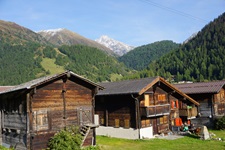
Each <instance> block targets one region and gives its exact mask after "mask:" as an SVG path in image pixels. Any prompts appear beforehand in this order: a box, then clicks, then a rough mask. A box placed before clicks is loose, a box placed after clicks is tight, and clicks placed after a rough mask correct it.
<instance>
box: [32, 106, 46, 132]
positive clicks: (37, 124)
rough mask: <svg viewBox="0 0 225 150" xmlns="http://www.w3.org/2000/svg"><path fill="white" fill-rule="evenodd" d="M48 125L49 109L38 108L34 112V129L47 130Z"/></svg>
mask: <svg viewBox="0 0 225 150" xmlns="http://www.w3.org/2000/svg"><path fill="white" fill-rule="evenodd" d="M48 128H49V127H48V111H47V110H38V111H34V112H33V130H37V131H40V130H47V129H48Z"/></svg>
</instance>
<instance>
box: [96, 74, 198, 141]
mask: <svg viewBox="0 0 225 150" xmlns="http://www.w3.org/2000/svg"><path fill="white" fill-rule="evenodd" d="M101 85H102V86H103V87H105V89H104V90H102V91H100V92H99V93H98V94H97V96H96V102H95V114H97V115H98V116H99V124H100V127H99V128H98V129H97V134H99V135H109V136H114V137H122V138H132V139H139V138H140V139H141V138H151V137H153V135H155V134H160V133H167V132H168V131H169V130H170V129H171V127H172V125H173V122H174V119H176V118H179V117H180V115H179V107H176V108H175V107H173V106H171V104H173V103H172V102H175V101H177V102H179V103H180V104H183V105H186V106H189V105H190V106H194V107H196V106H198V105H199V104H198V103H197V102H196V101H194V100H193V99H192V98H190V97H188V96H187V95H185V94H184V93H182V92H181V91H179V90H177V89H176V88H175V87H174V86H172V85H171V84H170V83H168V82H167V81H165V80H164V79H162V78H161V77H154V78H145V79H139V80H129V81H121V82H111V83H102V84H101ZM176 109H178V110H177V111H178V112H177V113H176V114H175V113H174V112H173V111H176ZM175 115H176V116H175ZM196 115H197V113H196ZM174 116H175V117H174ZM184 117H185V115H184ZM185 119H186V120H187V116H186V118H185ZM117 129H118V130H117Z"/></svg>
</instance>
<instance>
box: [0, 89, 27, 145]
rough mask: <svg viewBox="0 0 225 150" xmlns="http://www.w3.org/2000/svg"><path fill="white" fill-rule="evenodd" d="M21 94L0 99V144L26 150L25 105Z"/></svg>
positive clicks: (11, 94)
mask: <svg viewBox="0 0 225 150" xmlns="http://www.w3.org/2000/svg"><path fill="white" fill-rule="evenodd" d="M24 98H25V97H24V96H23V93H20V92H17V93H10V94H6V95H1V97H0V111H1V113H0V114H1V115H0V120H1V121H0V124H1V135H0V143H1V142H2V143H6V144H9V145H12V146H16V145H17V144H19V143H20V145H21V146H20V148H21V149H25V148H26V129H27V128H26V123H27V120H26V105H25V99H24Z"/></svg>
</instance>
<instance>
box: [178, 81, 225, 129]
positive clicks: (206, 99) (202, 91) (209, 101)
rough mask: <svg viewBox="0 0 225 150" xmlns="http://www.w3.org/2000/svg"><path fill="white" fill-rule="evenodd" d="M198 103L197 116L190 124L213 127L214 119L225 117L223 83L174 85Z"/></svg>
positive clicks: (224, 87) (224, 86) (224, 89)
mask: <svg viewBox="0 0 225 150" xmlns="http://www.w3.org/2000/svg"><path fill="white" fill-rule="evenodd" d="M174 86H176V87H177V88H178V89H179V90H181V91H182V92H184V93H186V94H187V95H188V96H190V97H192V98H193V99H195V100H196V101H197V102H199V103H200V107H199V110H198V111H199V115H198V117H197V118H196V119H193V120H192V123H194V124H198V125H205V126H207V127H213V121H214V119H216V118H218V117H221V116H224V115H225V81H213V82H198V83H184V84H175V85H174Z"/></svg>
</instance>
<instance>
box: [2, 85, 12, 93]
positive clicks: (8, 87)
mask: <svg viewBox="0 0 225 150" xmlns="http://www.w3.org/2000/svg"><path fill="white" fill-rule="evenodd" d="M11 88H13V86H0V92H2V91H6V90H9V89H11Z"/></svg>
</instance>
